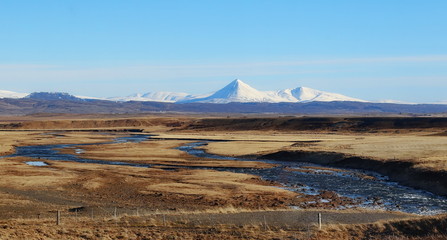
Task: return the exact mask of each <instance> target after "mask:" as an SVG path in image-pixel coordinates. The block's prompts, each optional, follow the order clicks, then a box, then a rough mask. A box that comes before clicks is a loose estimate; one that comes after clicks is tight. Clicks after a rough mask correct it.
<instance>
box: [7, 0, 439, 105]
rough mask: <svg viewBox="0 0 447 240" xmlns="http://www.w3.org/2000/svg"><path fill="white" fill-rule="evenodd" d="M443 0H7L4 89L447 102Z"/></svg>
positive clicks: (91, 94) (102, 95) (106, 94)
mask: <svg viewBox="0 0 447 240" xmlns="http://www.w3.org/2000/svg"><path fill="white" fill-rule="evenodd" d="M446 10H447V1H446V0H438V1H436V0H417V1H416V0H362V1H359V0H290V1H287V0H269V1H263V0H253V1H250V0H234V1H233V0H225V1H215V0H208V1H200V0H194V1H192V0H185V1H182V0H159V1H156V0H152V1H149V0H144V1H143V0H142V1H132V0H128V1H122V0H119V1H118V0H117V1H112V0H107V1H106V0H104V1H95V0H88V1H83V0H73V1H69V0H39V1H35V0H29V1H25V0H0V26H1V27H0V43H1V45H0V89H2V90H10V91H17V92H34V91H63V92H69V93H72V94H76V95H86V96H94V97H108V96H109V97H110V96H125V95H129V94H133V93H137V92H140V93H145V92H151V91H175V92H187V93H192V94H199V93H207V92H210V91H214V90H217V89H219V88H221V87H223V86H224V85H226V84H227V83H229V82H230V81H232V80H234V79H235V78H239V79H242V80H243V81H245V82H246V83H248V84H250V85H251V86H253V87H255V88H257V89H259V90H280V89H285V88H295V87H298V86H307V87H311V88H315V89H319V90H323V91H330V92H337V93H342V94H345V95H348V96H352V97H356V98H362V99H366V100H383V99H395V100H401V101H409V102H435V101H447V14H446Z"/></svg>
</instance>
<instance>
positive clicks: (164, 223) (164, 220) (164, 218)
mask: <svg viewBox="0 0 447 240" xmlns="http://www.w3.org/2000/svg"><path fill="white" fill-rule="evenodd" d="M163 226H166V216H165V215H164V214H163Z"/></svg>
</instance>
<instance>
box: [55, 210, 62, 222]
mask: <svg viewBox="0 0 447 240" xmlns="http://www.w3.org/2000/svg"><path fill="white" fill-rule="evenodd" d="M56 224H57V225H61V211H60V210H57V213H56Z"/></svg>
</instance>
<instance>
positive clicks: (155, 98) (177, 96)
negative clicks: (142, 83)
mask: <svg viewBox="0 0 447 240" xmlns="http://www.w3.org/2000/svg"><path fill="white" fill-rule="evenodd" d="M190 98H193V96H192V95H189V94H187V93H176V92H148V93H145V94H140V93H137V94H133V95H129V96H127V97H113V98H108V100H113V101H122V102H126V101H142V102H149V101H151V102H177V101H181V100H185V99H190Z"/></svg>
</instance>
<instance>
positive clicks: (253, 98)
mask: <svg viewBox="0 0 447 240" xmlns="http://www.w3.org/2000/svg"><path fill="white" fill-rule="evenodd" d="M281 101H282V98H281V97H279V96H277V95H276V94H273V93H272V92H262V91H258V90H256V89H254V88H252V87H250V86H249V85H248V84H246V83H244V82H242V81H241V80H239V79H236V80H234V81H232V82H231V83H230V84H228V85H227V86H225V87H224V88H222V89H220V90H219V91H217V92H215V93H213V94H211V95H209V96H207V97H202V98H193V99H190V100H185V101H181V102H182V103H190V102H201V103H229V102H281Z"/></svg>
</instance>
